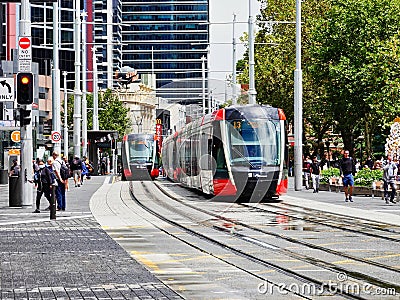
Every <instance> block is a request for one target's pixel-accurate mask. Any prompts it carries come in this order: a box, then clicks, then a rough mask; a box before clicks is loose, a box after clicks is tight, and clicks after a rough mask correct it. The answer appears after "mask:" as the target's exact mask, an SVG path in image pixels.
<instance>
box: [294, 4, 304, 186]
mask: <svg viewBox="0 0 400 300" xmlns="http://www.w3.org/2000/svg"><path fill="white" fill-rule="evenodd" d="M302 93H303V88H302V70H301V0H296V70H295V71H294V178H295V180H294V183H295V190H296V191H301V190H302V188H303V178H302V174H301V173H302V161H303V149H302V147H303V142H302V137H303V123H302V122H303V100H302Z"/></svg>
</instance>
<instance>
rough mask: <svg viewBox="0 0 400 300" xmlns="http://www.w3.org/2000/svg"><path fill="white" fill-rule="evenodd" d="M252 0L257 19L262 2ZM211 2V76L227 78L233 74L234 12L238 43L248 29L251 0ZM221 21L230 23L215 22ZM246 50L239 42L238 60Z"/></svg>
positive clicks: (217, 0)
mask: <svg viewBox="0 0 400 300" xmlns="http://www.w3.org/2000/svg"><path fill="white" fill-rule="evenodd" d="M250 1H251V5H252V11H253V16H254V19H255V16H256V15H257V14H259V11H260V4H259V2H258V1H257V0H250ZM209 3H210V23H211V24H210V42H211V45H210V56H209V70H210V73H209V78H210V79H218V80H225V78H226V76H227V74H232V49H233V48H232V41H233V37H232V35H233V26H232V23H233V14H234V13H235V14H236V25H235V36H236V43H240V41H239V38H240V37H241V36H242V35H243V32H247V29H248V23H247V22H248V19H249V0H210V2H209ZM221 22H222V23H223V22H229V24H215V23H221ZM213 23H214V24H213ZM216 43H227V44H216ZM244 51H245V48H244V45H240V44H237V46H236V61H237V60H239V59H241V58H242V56H243V53H244Z"/></svg>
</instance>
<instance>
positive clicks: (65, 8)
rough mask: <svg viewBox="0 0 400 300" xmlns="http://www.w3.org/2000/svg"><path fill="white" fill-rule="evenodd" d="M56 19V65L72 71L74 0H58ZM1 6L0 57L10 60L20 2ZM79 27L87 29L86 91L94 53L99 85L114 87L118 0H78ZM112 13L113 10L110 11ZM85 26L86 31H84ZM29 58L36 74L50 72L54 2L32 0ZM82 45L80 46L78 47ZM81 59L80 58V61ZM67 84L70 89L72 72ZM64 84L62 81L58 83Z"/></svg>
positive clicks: (118, 52) (118, 42)
mask: <svg viewBox="0 0 400 300" xmlns="http://www.w3.org/2000/svg"><path fill="white" fill-rule="evenodd" d="M58 4H59V9H58V13H59V14H58V18H59V67H60V70H61V71H67V72H69V73H74V70H75V65H74V64H75V50H74V23H75V4H76V0H60V1H58ZM0 5H2V9H3V13H2V15H1V16H2V17H0V22H1V21H2V26H0V28H1V30H2V33H3V34H2V37H3V40H2V41H1V39H0V41H1V42H2V46H3V47H2V48H1V49H2V50H3V51H0V58H1V59H3V60H12V54H11V49H16V48H17V46H16V44H17V39H18V26H19V22H18V20H19V18H20V15H19V14H20V4H16V3H8V4H0ZM80 7H81V12H82V14H81V22H82V23H81V24H82V27H81V30H82V33H83V32H84V31H86V35H85V37H86V46H85V48H86V53H87V57H86V61H87V72H88V74H87V78H88V82H87V85H88V90H89V91H92V71H93V61H94V60H93V52H92V49H95V53H96V58H97V60H96V62H97V64H96V66H97V77H98V84H99V88H113V87H116V82H115V80H114V78H113V74H114V72H115V71H116V70H119V69H120V68H121V67H122V44H121V42H122V32H121V25H122V23H121V22H122V18H121V16H122V10H121V9H122V7H121V0H85V1H82V0H81V1H80ZM110 12H112V13H110ZM85 28H86V30H85ZM31 36H32V61H33V62H37V63H39V74H41V75H50V74H51V69H52V60H53V4H52V3H39V2H38V3H35V4H32V5H31ZM83 47H84V46H83V45H81V49H82V48H83ZM83 59H84V58H82V59H81V61H83ZM68 78H69V79H71V80H70V82H69V84H68V87H69V88H71V89H72V88H73V86H74V83H73V82H72V78H73V76H72V75H69V76H68ZM61 85H63V82H61Z"/></svg>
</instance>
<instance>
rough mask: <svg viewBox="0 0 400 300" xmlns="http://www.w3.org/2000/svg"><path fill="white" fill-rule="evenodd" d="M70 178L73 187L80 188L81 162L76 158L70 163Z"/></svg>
mask: <svg viewBox="0 0 400 300" xmlns="http://www.w3.org/2000/svg"><path fill="white" fill-rule="evenodd" d="M71 170H72V176H73V177H74V183H75V187H80V186H81V175H82V161H81V159H80V158H79V157H78V156H75V157H74V158H73V160H72V163H71Z"/></svg>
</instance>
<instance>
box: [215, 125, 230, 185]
mask: <svg viewBox="0 0 400 300" xmlns="http://www.w3.org/2000/svg"><path fill="white" fill-rule="evenodd" d="M212 157H213V160H214V162H215V163H214V168H215V169H214V172H213V174H214V179H227V178H229V175H228V168H227V166H226V159H225V153H224V145H223V143H222V139H221V128H220V123H219V122H215V126H214V136H213V146H212Z"/></svg>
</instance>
